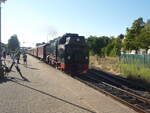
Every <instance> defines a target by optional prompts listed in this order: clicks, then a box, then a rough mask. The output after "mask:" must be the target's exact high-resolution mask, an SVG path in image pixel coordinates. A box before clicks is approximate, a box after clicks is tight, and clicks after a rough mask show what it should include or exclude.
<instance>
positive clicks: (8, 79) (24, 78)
mask: <svg viewBox="0 0 150 113" xmlns="http://www.w3.org/2000/svg"><path fill="white" fill-rule="evenodd" d="M21 77H22V79H20V78H17V77H9V76H7V77H6V76H5V77H4V78H0V84H1V83H5V82H9V81H16V82H17V81H18V80H19V81H25V82H30V81H29V80H28V79H27V78H26V77H24V76H21Z"/></svg>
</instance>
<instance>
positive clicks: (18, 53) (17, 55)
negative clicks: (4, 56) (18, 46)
mask: <svg viewBox="0 0 150 113" xmlns="http://www.w3.org/2000/svg"><path fill="white" fill-rule="evenodd" d="M16 59H17V63H18V64H19V63H20V62H19V60H20V52H17V54H16Z"/></svg>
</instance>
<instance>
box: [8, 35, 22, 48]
mask: <svg viewBox="0 0 150 113" xmlns="http://www.w3.org/2000/svg"><path fill="white" fill-rule="evenodd" d="M7 46H8V49H9V50H10V51H16V50H17V49H18V48H19V47H20V43H19V40H18V37H17V35H16V34H14V35H12V36H11V37H10V39H9V40H8V45H7Z"/></svg>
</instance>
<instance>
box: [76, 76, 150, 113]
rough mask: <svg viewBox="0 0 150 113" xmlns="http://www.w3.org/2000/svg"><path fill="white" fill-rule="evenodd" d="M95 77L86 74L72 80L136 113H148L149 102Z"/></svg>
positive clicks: (149, 110)
mask: <svg viewBox="0 0 150 113" xmlns="http://www.w3.org/2000/svg"><path fill="white" fill-rule="evenodd" d="M95 76H96V75H94V74H91V73H87V74H86V76H83V75H79V76H75V77H74V78H76V79H78V80H79V81H81V82H83V83H85V84H87V85H89V86H91V87H93V88H95V89H96V90H98V91H100V92H102V93H104V94H106V95H108V96H111V97H112V98H114V99H115V100H118V101H119V102H121V103H123V104H125V105H127V106H129V107H131V108H132V109H134V110H135V111H137V112H140V113H150V101H149V100H147V99H145V98H143V97H140V96H139V95H136V94H134V93H131V92H129V91H127V90H125V89H122V88H119V87H117V86H120V84H117V83H116V84H115V83H113V85H110V84H109V83H106V82H105V81H106V80H104V78H103V80H101V79H98V78H96V77H95ZM109 82H112V81H109ZM114 85H116V86H114Z"/></svg>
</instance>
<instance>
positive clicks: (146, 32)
mask: <svg viewBox="0 0 150 113" xmlns="http://www.w3.org/2000/svg"><path fill="white" fill-rule="evenodd" d="M138 41H139V42H140V47H141V48H142V49H145V50H146V53H147V51H148V49H149V48H150V23H147V24H145V26H144V28H143V29H142V30H141V33H140V35H139V37H138Z"/></svg>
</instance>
